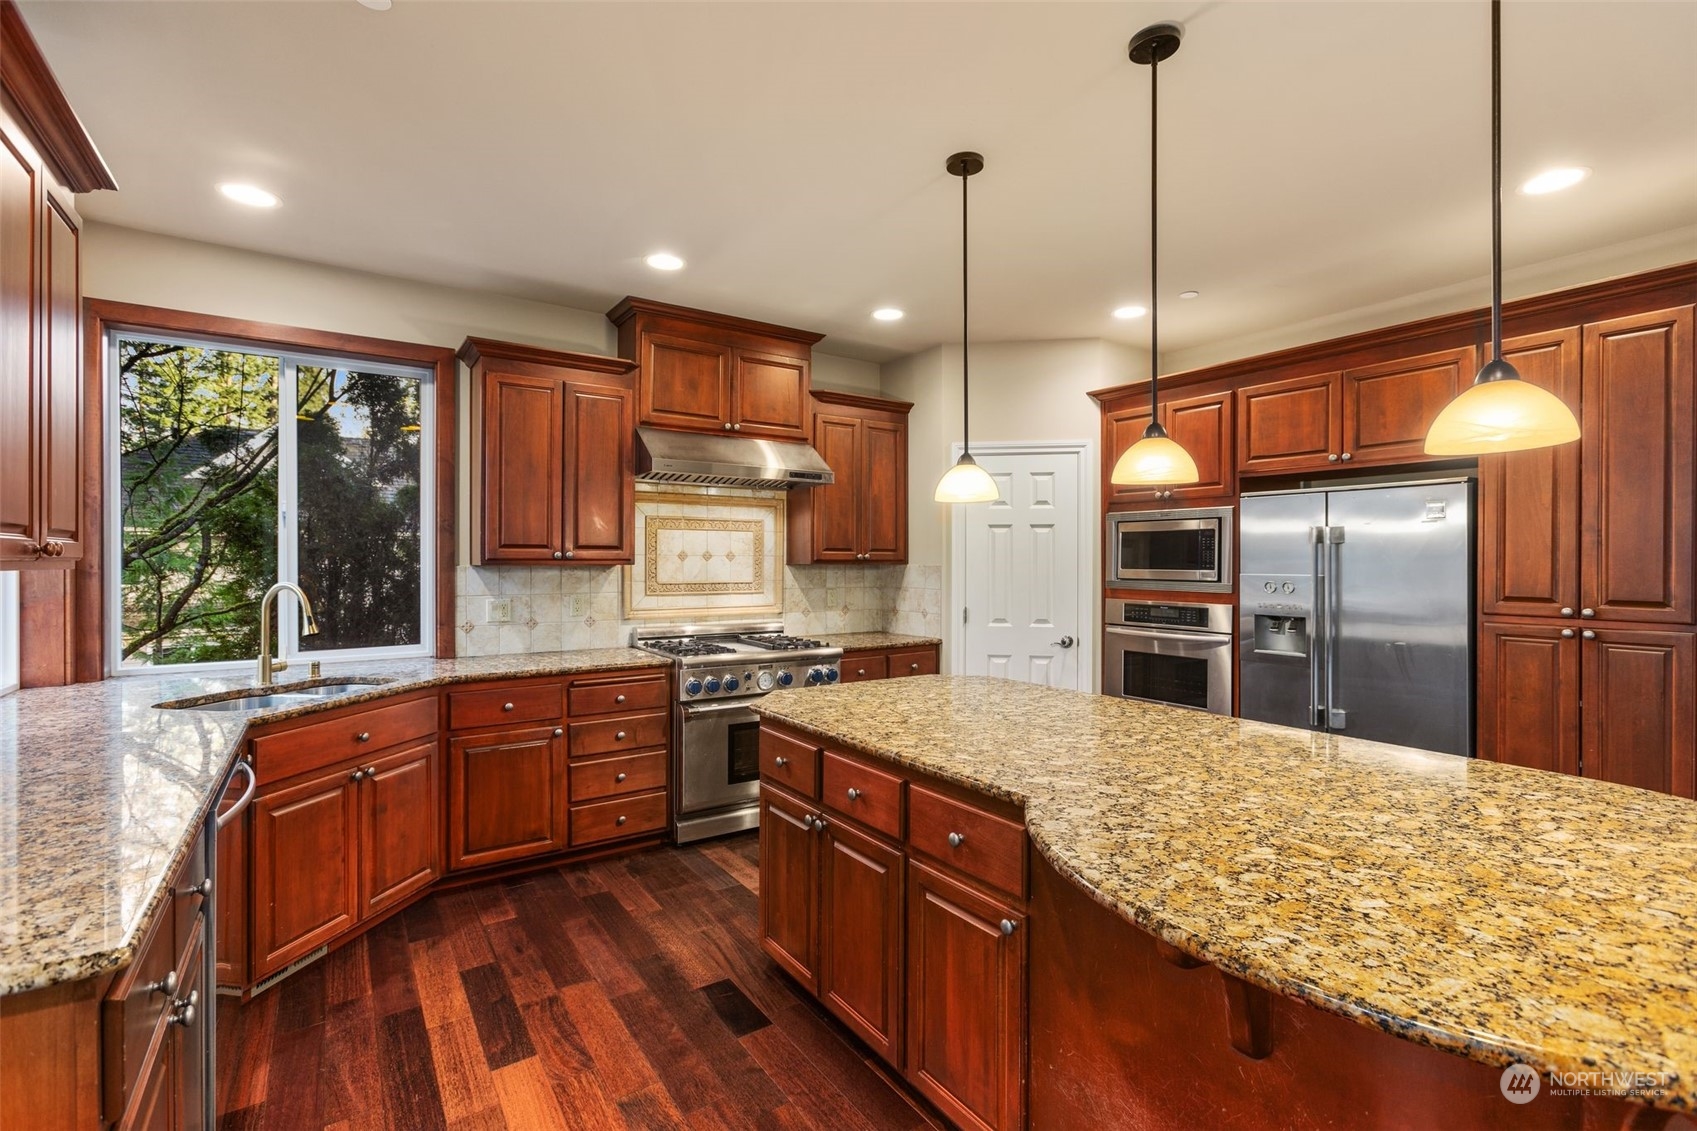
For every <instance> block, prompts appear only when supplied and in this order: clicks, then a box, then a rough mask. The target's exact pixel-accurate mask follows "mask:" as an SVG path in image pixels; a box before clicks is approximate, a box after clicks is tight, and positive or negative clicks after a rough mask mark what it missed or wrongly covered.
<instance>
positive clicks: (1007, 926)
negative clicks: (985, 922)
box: [1002, 919, 1014, 935]
mask: <svg viewBox="0 0 1697 1131" xmlns="http://www.w3.org/2000/svg"><path fill="white" fill-rule="evenodd" d="M1013 929H1014V921H1013V920H1012V919H1003V920H1002V934H1004V935H1011V934H1013Z"/></svg>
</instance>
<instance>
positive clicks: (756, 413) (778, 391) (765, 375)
mask: <svg viewBox="0 0 1697 1131" xmlns="http://www.w3.org/2000/svg"><path fill="white" fill-rule="evenodd" d="M735 365H736V371H735V376H734V378H733V379H732V381H731V389H732V395H733V396H734V397H735V398H736V403H735V404H734V405H733V406H732V411H731V416H730V417H729V418H728V419H730V420H731V421H732V422H733V423H735V424H736V426H737V431H738V432H740V433H742V434H743V435H745V436H770V437H771V438H773V439H776V440H806V439H807V408H808V404H807V391H808V388H809V384H810V382H809V380H808V363H807V361H806V360H805V359H803V358H799V357H785V356H783V355H782V354H769V353H755V352H752V351H750V350H738V351H737V353H736V358H735Z"/></svg>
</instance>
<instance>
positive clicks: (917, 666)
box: [907, 664, 919, 672]
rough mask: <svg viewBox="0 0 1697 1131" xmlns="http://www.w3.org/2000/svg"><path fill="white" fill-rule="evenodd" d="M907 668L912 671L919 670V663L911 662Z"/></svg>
mask: <svg viewBox="0 0 1697 1131" xmlns="http://www.w3.org/2000/svg"><path fill="white" fill-rule="evenodd" d="M907 670H908V671H910V672H916V671H918V670H919V665H918V664H909V665H908V666H907Z"/></svg>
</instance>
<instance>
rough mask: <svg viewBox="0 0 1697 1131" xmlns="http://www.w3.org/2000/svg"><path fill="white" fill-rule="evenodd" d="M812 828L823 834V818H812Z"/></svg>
mask: <svg viewBox="0 0 1697 1131" xmlns="http://www.w3.org/2000/svg"><path fill="white" fill-rule="evenodd" d="M813 827H814V828H816V829H818V830H820V831H821V832H823V831H824V829H825V818H823V817H815V818H813Z"/></svg>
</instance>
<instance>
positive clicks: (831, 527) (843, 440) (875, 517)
mask: <svg viewBox="0 0 1697 1131" xmlns="http://www.w3.org/2000/svg"><path fill="white" fill-rule="evenodd" d="M813 402H814V410H813V419H812V441H813V446H814V448H815V449H816V450H817V451H818V452H819V454H820V455H821V456H822V457H824V460H825V462H826V463H828V464H830V465H831V470H832V472H834V473H835V475H836V482H835V483H832V484H831V485H829V486H826V487H807V488H798V489H796V490H794V491H791V492H790V495H789V503H788V516H787V518H788V523H789V560H790V563H791V564H792V565H812V564H815V563H821V562H867V563H885V564H888V563H891V562H905V561H907V488H908V480H907V414H908V412H909V410H911V409H912V408H913V405H911V404H909V403H908V402H906V401H891V400H885V399H883V398H880V397H864V396H858V395H856V394H852V393H835V392H825V391H821V392H817V393H815V394H813Z"/></svg>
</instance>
